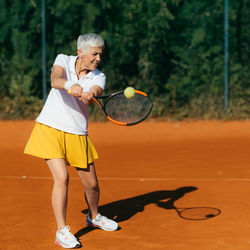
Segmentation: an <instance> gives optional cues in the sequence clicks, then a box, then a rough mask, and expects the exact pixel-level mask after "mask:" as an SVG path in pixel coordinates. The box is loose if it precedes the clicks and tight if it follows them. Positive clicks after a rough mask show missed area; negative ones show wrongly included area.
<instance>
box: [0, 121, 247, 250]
mask: <svg viewBox="0 0 250 250" xmlns="http://www.w3.org/2000/svg"><path fill="white" fill-rule="evenodd" d="M33 125H34V122H32V121H15V122H13V121H3V122H0V128H1V130H0V131H1V132H0V141H1V144H0V155H1V159H2V162H1V174H0V183H1V189H0V190H1V195H0V197H1V198H0V199H1V207H0V212H1V241H0V249H1V250H14V249H16V250H27V249H32V250H50V249H63V248H60V247H58V246H56V245H55V244H54V238H55V232H56V222H55V220H54V217H53V214H52V207H51V202H50V197H51V189H52V185H53V180H52V178H51V176H50V172H49V169H48V168H47V166H46V164H45V162H44V160H42V159H38V158H35V157H32V156H28V155H24V154H23V148H24V146H25V143H26V141H27V139H28V137H29V134H30V132H31V130H32V127H33ZM89 135H90V138H91V139H92V141H93V142H94V145H95V146H96V149H97V151H98V153H99V156H100V159H99V160H97V161H96V167H97V174H98V176H99V184H100V188H101V199H100V210H101V212H103V214H104V215H107V216H109V217H113V218H115V219H116V221H117V222H119V225H120V230H118V231H116V232H105V231H101V230H91V229H89V228H86V227H85V224H84V223H85V218H86V215H85V214H84V213H85V212H86V211H85V210H86V208H87V206H86V204H85V201H84V190H83V186H82V185H81V183H80V180H79V179H78V176H77V174H76V172H75V170H74V169H73V168H69V172H70V187H69V188H70V190H69V207H68V208H69V210H68V224H69V225H70V226H71V231H72V232H73V233H75V234H76V235H77V237H79V239H80V241H81V243H82V245H83V247H82V249H86V250H88V249H94V250H134V249H135V250H148V249H152V250H153V249H154V250H155V249H157V250H158V249H170V250H182V249H185V250H186V249H187V250H190V249H193V250H201V249H202V250H214V249H227V250H236V249H237V250H241V249H250V226H249V225H250V210H249V207H250V198H249V193H250V192H249V191H250V121H232V122H222V121H220V122H219V121H197V122H143V123H142V124H139V125H137V126H133V127H120V126H116V125H113V124H111V123H90V127H89ZM181 208H192V209H190V210H184V211H186V212H187V217H188V218H182V217H181V215H182V214H183V213H181V214H178V210H180V209H181ZM189 212H190V214H188V213H189ZM203 212H204V213H206V214H205V218H204V214H202V213H203Z"/></svg>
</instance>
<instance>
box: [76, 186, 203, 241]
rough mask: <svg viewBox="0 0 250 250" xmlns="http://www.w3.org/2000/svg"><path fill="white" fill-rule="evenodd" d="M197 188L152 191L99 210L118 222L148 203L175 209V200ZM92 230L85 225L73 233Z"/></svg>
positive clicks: (106, 205)
mask: <svg viewBox="0 0 250 250" xmlns="http://www.w3.org/2000/svg"><path fill="white" fill-rule="evenodd" d="M197 189H198V188H197V187H193V186H185V187H180V188H178V189H176V190H159V191H153V192H150V193H146V194H143V195H138V196H135V197H132V198H128V199H123V200H119V201H114V202H111V203H108V204H104V205H101V206H99V212H100V213H101V214H103V215H105V216H106V217H108V218H110V219H114V220H115V221H116V222H118V223H119V222H122V221H126V220H129V219H130V218H132V217H133V216H134V215H136V214H137V213H140V212H143V211H144V208H145V206H147V205H149V204H156V205H157V206H158V207H160V208H164V209H174V210H176V211H177V208H176V207H175V206H174V203H175V201H177V200H179V199H181V198H182V197H183V196H184V195H185V194H187V193H190V192H193V191H195V190H197ZM164 200H166V201H164ZM87 212H88V210H87V209H85V210H83V211H82V213H83V214H87ZM178 215H181V213H178ZM180 217H181V216H180ZM120 229H121V228H120ZM92 230H94V229H89V228H86V227H85V228H82V229H81V230H79V231H78V232H77V233H76V234H75V235H76V237H81V236H83V235H84V234H86V233H88V232H90V231H92Z"/></svg>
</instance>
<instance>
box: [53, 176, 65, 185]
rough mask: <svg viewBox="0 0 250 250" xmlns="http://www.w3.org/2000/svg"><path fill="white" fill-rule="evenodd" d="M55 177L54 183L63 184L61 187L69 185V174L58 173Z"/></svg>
mask: <svg viewBox="0 0 250 250" xmlns="http://www.w3.org/2000/svg"><path fill="white" fill-rule="evenodd" d="M53 179H54V185H56V186H61V187H67V186H68V183H69V176H68V175H56V176H53Z"/></svg>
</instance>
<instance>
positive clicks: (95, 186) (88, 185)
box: [84, 181, 100, 192]
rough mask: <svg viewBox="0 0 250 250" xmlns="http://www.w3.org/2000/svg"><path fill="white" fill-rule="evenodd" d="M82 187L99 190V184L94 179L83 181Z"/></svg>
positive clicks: (94, 190)
mask: <svg viewBox="0 0 250 250" xmlns="http://www.w3.org/2000/svg"><path fill="white" fill-rule="evenodd" d="M84 188H85V190H86V191H90V192H99V191H100V189H99V185H98V183H97V182H95V181H93V182H88V183H85V184H84Z"/></svg>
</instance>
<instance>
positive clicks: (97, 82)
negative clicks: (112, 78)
mask: <svg viewBox="0 0 250 250" xmlns="http://www.w3.org/2000/svg"><path fill="white" fill-rule="evenodd" d="M94 85H98V86H99V87H101V88H102V89H103V90H104V89H105V85H106V76H105V75H104V74H101V75H99V76H98V77H96V79H95V84H94Z"/></svg>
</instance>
